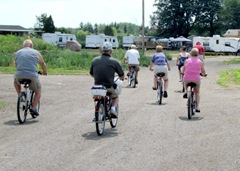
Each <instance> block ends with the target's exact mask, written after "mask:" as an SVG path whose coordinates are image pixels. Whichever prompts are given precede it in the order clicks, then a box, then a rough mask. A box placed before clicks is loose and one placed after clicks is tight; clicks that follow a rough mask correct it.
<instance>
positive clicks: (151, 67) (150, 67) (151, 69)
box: [149, 61, 154, 71]
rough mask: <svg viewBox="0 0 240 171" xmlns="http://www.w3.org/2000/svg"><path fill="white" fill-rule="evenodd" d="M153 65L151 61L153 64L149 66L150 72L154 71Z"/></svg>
mask: <svg viewBox="0 0 240 171" xmlns="http://www.w3.org/2000/svg"><path fill="white" fill-rule="evenodd" d="M153 65H154V64H153V62H152V61H151V62H150V65H149V70H150V71H153Z"/></svg>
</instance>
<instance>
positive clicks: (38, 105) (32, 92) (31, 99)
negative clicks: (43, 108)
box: [30, 90, 40, 118]
mask: <svg viewBox="0 0 240 171" xmlns="http://www.w3.org/2000/svg"><path fill="white" fill-rule="evenodd" d="M30 93H31V98H30V102H31V106H33V97H34V95H35V93H34V91H32V90H30ZM39 110H40V101H38V104H37V111H38V113H39ZM31 115H32V118H36V116H35V115H33V114H31Z"/></svg>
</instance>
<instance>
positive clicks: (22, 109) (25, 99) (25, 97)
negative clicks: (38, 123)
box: [17, 79, 40, 124]
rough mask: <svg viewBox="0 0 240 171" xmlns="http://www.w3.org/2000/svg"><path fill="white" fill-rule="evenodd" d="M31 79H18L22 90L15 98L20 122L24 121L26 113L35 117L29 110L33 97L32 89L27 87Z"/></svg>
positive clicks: (38, 107) (38, 106)
mask: <svg viewBox="0 0 240 171" xmlns="http://www.w3.org/2000/svg"><path fill="white" fill-rule="evenodd" d="M30 83H31V80H29V79H22V80H20V84H21V86H22V87H23V88H24V90H23V91H22V92H21V93H20V95H19V96H18V100H17V117H18V121H19V123H20V124H23V123H25V122H26V119H27V115H28V114H30V115H31V116H32V118H36V116H35V115H34V114H33V113H32V112H31V109H32V104H33V98H34V94H35V93H34V91H33V90H30V89H29V86H30ZM39 109H40V101H38V105H37V110H38V111H39Z"/></svg>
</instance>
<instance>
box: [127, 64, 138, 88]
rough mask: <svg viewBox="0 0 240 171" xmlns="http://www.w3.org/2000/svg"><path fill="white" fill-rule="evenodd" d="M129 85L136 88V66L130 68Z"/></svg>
mask: <svg viewBox="0 0 240 171" xmlns="http://www.w3.org/2000/svg"><path fill="white" fill-rule="evenodd" d="M128 85H129V86H130V87H133V88H135V87H136V71H135V67H134V66H131V67H130V72H129V74H128Z"/></svg>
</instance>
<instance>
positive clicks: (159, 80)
mask: <svg viewBox="0 0 240 171" xmlns="http://www.w3.org/2000/svg"><path fill="white" fill-rule="evenodd" d="M156 75H157V100H158V104H162V98H163V89H164V80H163V77H164V76H165V73H164V72H160V73H157V74H156Z"/></svg>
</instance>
